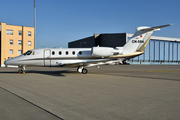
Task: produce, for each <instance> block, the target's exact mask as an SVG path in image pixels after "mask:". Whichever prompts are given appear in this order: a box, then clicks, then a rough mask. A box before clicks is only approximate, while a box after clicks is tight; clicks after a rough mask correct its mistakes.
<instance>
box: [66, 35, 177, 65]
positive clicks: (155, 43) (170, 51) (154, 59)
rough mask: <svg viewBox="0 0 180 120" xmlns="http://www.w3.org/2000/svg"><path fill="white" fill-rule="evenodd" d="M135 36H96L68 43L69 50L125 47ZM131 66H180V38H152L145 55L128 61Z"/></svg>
mask: <svg viewBox="0 0 180 120" xmlns="http://www.w3.org/2000/svg"><path fill="white" fill-rule="evenodd" d="M132 36H133V34H131V33H112V34H94V36H90V37H87V38H83V39H80V40H76V41H72V42H69V43H68V47H69V48H90V47H94V46H98V45H99V46H103V47H114V48H115V47H123V46H124V44H125V43H126V42H127V41H128V40H129V39H130V38H131V37H132ZM128 62H130V63H131V64H179V62H180V38H171V37H159V36H152V37H151V40H150V41H149V43H148V45H147V47H146V49H145V53H144V54H142V55H140V56H138V57H135V58H132V59H130V60H128Z"/></svg>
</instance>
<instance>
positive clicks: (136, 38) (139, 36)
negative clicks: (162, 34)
mask: <svg viewBox="0 0 180 120" xmlns="http://www.w3.org/2000/svg"><path fill="white" fill-rule="evenodd" d="M171 25H172V24H168V25H162V26H157V27H137V28H136V33H135V34H134V35H133V36H132V37H131V39H130V40H129V41H128V42H127V43H126V44H125V45H124V47H123V55H125V54H131V53H133V52H136V51H140V52H143V51H144V50H145V48H146V46H147V44H148V42H149V40H150V38H151V36H152V34H153V32H154V31H158V30H160V28H163V27H167V26H171Z"/></svg>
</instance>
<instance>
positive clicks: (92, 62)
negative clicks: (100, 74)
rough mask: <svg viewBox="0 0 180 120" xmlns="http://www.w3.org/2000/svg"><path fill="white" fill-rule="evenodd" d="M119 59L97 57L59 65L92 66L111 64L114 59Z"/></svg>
mask: <svg viewBox="0 0 180 120" xmlns="http://www.w3.org/2000/svg"><path fill="white" fill-rule="evenodd" d="M117 60H118V61H119V59H117V58H109V59H97V60H88V61H85V62H74V63H72V62H71V63H62V64H59V66H62V67H79V66H84V67H92V66H98V65H105V64H110V63H111V62H112V61H113V62H114V61H117Z"/></svg>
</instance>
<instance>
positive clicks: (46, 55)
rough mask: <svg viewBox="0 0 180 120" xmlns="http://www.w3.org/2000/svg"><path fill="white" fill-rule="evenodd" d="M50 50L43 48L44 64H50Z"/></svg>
mask: <svg viewBox="0 0 180 120" xmlns="http://www.w3.org/2000/svg"><path fill="white" fill-rule="evenodd" d="M50 58H51V50H44V66H51V60H50Z"/></svg>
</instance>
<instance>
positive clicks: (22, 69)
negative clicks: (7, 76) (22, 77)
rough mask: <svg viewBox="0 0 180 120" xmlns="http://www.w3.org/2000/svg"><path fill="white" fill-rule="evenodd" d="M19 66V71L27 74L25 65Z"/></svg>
mask: <svg viewBox="0 0 180 120" xmlns="http://www.w3.org/2000/svg"><path fill="white" fill-rule="evenodd" d="M18 68H19V70H18V73H19V74H22V73H23V74H25V66H22V65H20V66H18Z"/></svg>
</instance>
